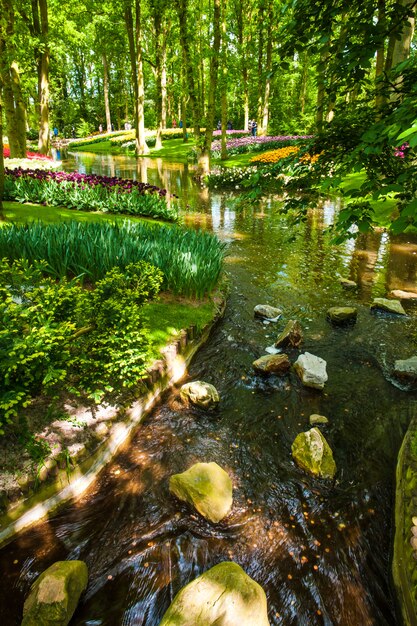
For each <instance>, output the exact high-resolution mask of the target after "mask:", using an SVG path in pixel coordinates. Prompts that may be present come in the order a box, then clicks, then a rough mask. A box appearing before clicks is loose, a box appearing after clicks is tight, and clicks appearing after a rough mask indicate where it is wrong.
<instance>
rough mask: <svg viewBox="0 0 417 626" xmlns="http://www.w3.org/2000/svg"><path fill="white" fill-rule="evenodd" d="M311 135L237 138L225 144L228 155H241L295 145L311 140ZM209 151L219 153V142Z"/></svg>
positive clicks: (214, 143) (212, 145)
mask: <svg viewBox="0 0 417 626" xmlns="http://www.w3.org/2000/svg"><path fill="white" fill-rule="evenodd" d="M311 138H312V135H277V136H275V137H271V136H266V137H252V136H250V137H238V138H236V139H231V140H229V141H228V142H227V143H226V148H227V151H228V153H229V155H233V154H243V153H245V152H260V151H262V150H264V149H265V146H267V147H269V148H281V147H283V146H289V145H295V144H297V143H300V141H303V140H306V139H311ZM211 151H212V152H214V153H220V152H221V141H219V140H216V141H213V143H212V144H211Z"/></svg>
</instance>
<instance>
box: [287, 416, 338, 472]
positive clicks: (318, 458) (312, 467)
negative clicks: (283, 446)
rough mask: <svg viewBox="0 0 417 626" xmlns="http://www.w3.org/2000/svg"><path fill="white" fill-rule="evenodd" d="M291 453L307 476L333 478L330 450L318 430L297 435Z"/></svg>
mask: <svg viewBox="0 0 417 626" xmlns="http://www.w3.org/2000/svg"><path fill="white" fill-rule="evenodd" d="M291 451H292V456H293V458H294V461H295V462H296V463H297V465H298V466H299V467H301V469H303V470H305V471H306V472H308V473H309V474H312V475H313V476H317V477H319V478H333V477H334V475H335V474H336V463H335V461H334V459H333V452H332V449H331V448H330V446H329V444H328V443H327V441H326V439H325V438H324V435H323V434H322V433H321V432H320V430H319V429H318V428H311V429H310V430H308V431H307V432H305V433H300V434H299V435H297V437H296V438H295V440H294V443H293V444H292V447H291Z"/></svg>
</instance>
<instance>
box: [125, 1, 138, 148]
mask: <svg viewBox="0 0 417 626" xmlns="http://www.w3.org/2000/svg"><path fill="white" fill-rule="evenodd" d="M124 20H125V24H126V32H127V40H128V43H129V59H130V69H131V72H132V88H133V106H134V115H135V134H136V139H137V137H139V116H138V73H137V68H136V51H135V36H134V32H133V15H132V7H131V5H130V2H128V3H127V4H126V5H125V11H124ZM125 118H126V119H128V109H127V99H126V111H125Z"/></svg>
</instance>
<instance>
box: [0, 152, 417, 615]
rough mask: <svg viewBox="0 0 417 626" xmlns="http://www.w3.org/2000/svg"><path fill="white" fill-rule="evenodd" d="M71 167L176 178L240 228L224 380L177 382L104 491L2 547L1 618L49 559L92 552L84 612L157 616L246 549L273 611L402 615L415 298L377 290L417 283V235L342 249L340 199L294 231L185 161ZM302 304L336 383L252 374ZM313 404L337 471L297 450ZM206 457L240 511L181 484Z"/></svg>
mask: <svg viewBox="0 0 417 626" xmlns="http://www.w3.org/2000/svg"><path fill="white" fill-rule="evenodd" d="M66 167H67V168H68V169H74V168H77V169H79V170H80V171H87V172H95V173H104V174H111V175H121V176H126V177H134V178H136V177H138V178H139V177H140V178H142V179H145V178H147V179H148V182H151V183H154V184H159V185H161V186H167V187H168V188H169V189H170V191H172V192H174V193H177V194H178V195H179V196H180V197H181V198H182V199H185V202H186V203H187V204H188V205H189V209H188V212H187V216H186V217H185V221H186V222H187V224H189V225H197V226H200V227H203V228H207V229H210V230H212V231H214V232H215V233H216V234H217V235H218V236H219V237H220V238H221V239H222V240H224V241H225V242H227V243H228V248H227V259H226V270H227V272H228V274H229V277H230V285H231V287H230V289H231V292H230V297H229V300H228V305H227V308H226V314H225V317H224V319H223V320H222V321H221V322H220V323H219V324H218V325H217V326H216V328H215V329H214V330H213V332H212V334H211V337H210V340H209V342H208V343H207V345H206V346H205V347H204V348H202V350H201V351H200V352H199V353H198V355H197V356H196V358H195V359H194V361H193V363H192V365H191V367H190V370H189V378H190V380H193V379H203V380H206V381H208V382H211V383H213V384H214V385H215V386H216V387H217V389H218V390H219V393H220V396H221V402H220V405H219V408H218V409H216V410H215V411H213V412H206V411H202V410H199V409H190V408H185V407H184V406H183V405H182V404H181V402H180V401H179V399H178V391H177V390H174V391H172V392H171V393H169V394H167V396H166V397H165V398H164V401H163V402H162V403H161V404H160V405H159V406H158V407H157V408H156V409H155V410H154V411H153V413H152V414H151V415H150V416H149V417H148V419H147V420H146V421H145V422H144V423H143V425H142V426H141V427H140V428H139V430H138V432H137V435H136V437H135V439H134V441H133V442H132V444H131V445H130V446H129V448H128V449H127V450H125V451H124V452H123V453H122V454H120V455H119V456H118V457H117V458H116V459H115V461H114V462H113V463H111V464H110V465H109V466H108V467H107V468H106V469H105V470H104V471H103V472H102V474H101V475H100V477H99V479H98V480H97V481H96V483H95V485H94V487H93V488H92V489H90V490H89V491H88V492H87V493H86V494H85V495H83V496H82V498H81V499H80V500H78V501H77V502H76V503H74V504H71V505H68V506H66V507H65V508H64V509H63V510H61V512H60V513H59V514H57V515H55V516H53V517H52V518H51V519H48V520H47V521H45V522H43V523H40V524H38V525H37V526H35V527H33V528H31V529H30V530H28V531H27V532H24V533H22V534H21V535H20V536H18V537H17V538H16V539H15V540H14V541H13V542H12V543H11V544H9V545H8V546H6V547H5V548H3V550H1V551H0V571H2V572H3V574H2V578H1V585H0V623H1V624H2V626H12V625H15V624H19V623H20V621H19V619H20V618H21V611H22V605H23V601H24V597H25V596H26V595H27V592H28V590H29V587H30V585H31V583H32V582H33V581H34V579H35V578H36V577H37V576H38V575H39V573H40V572H42V571H43V570H44V569H46V567H48V566H49V565H51V564H52V563H53V562H54V561H56V560H59V559H76V558H81V559H84V560H85V561H86V562H87V564H88V568H89V572H90V579H89V585H88V589H87V592H86V594H85V596H84V597H83V599H82V602H81V604H80V605H79V607H78V609H77V611H76V613H75V615H74V617H73V620H72V621H71V624H72V625H73V626H81V625H89V626H93V625H94V626H98V625H106V626H118V625H123V626H142V625H143V626H157V625H158V624H159V622H160V620H161V618H162V615H163V614H164V612H165V610H166V609H167V607H168V606H169V603H170V601H171V600H172V597H173V595H174V594H175V593H176V592H177V591H178V590H179V589H180V588H181V587H182V586H183V585H185V584H186V583H187V582H189V581H190V580H192V579H194V578H195V577H196V576H197V575H199V574H200V573H201V572H203V571H205V570H206V569H208V568H209V567H211V566H213V565H215V564H217V563H219V562H221V561H224V560H230V559H232V560H234V561H236V562H237V563H239V564H240V565H241V566H242V567H243V568H244V569H245V571H246V572H247V573H248V574H249V575H250V576H252V577H253V578H254V579H255V580H256V581H257V582H259V583H260V584H261V585H262V586H263V588H264V589H265V591H266V594H267V597H268V609H269V619H270V623H271V624H273V625H285V626H292V625H294V626H295V625H300V626H315V625H316V624H317V625H321V624H325V625H329V626H330V625H333V624H340V625H343V626H367V625H375V626H392V625H394V624H399V623H400V621H399V618H398V617H397V616H396V609H395V603H394V598H393V593H392V589H391V581H390V553H391V544H392V536H393V524H392V515H393V497H394V487H395V485H394V476H395V464H396V458H397V453H398V450H399V446H400V444H401V440H402V437H403V435H404V432H405V430H406V428H407V424H408V422H409V420H410V418H411V416H412V415H413V413H414V412H415V409H416V395H415V394H413V393H411V392H409V391H406V390H404V389H401V388H399V387H398V386H396V385H395V384H394V381H393V380H392V378H391V376H390V372H391V369H392V365H393V362H394V360H395V359H397V358H408V357H409V356H411V355H412V354H413V353H414V334H415V331H416V327H415V321H414V320H415V317H414V310H413V309H414V307H413V304H412V302H413V301H406V302H405V307H406V308H407V312H408V313H409V316H407V317H406V318H402V317H401V318H400V317H393V316H387V315H383V314H374V313H371V312H370V310H369V303H370V301H371V300H372V298H373V297H375V296H383V295H385V294H386V293H387V292H388V291H389V290H391V289H406V290H410V291H415V292H417V283H416V271H417V240H416V239H414V240H413V239H412V238H411V237H409V236H402V237H398V238H395V239H392V240H391V239H390V238H389V237H388V236H387V235H386V234H384V233H381V232H378V233H374V234H370V235H367V236H362V237H360V238H359V239H357V240H356V241H355V242H353V243H352V242H350V243H347V244H345V245H343V246H341V247H333V246H331V245H330V243H329V238H328V236H327V234H326V233H325V232H324V229H325V227H326V225H328V224H329V223H330V222H331V220H332V219H333V215H334V211H335V206H334V204H333V203H331V202H328V203H326V204H324V205H323V206H322V207H320V208H318V209H317V210H315V211H312V212H311V213H310V214H309V216H308V220H307V222H306V223H305V224H304V225H302V226H299V227H298V228H297V229H295V230H294V229H292V228H291V227H290V226H289V224H288V222H287V221H285V220H284V219H282V218H281V217H280V216H279V215H278V213H277V203H276V202H275V201H273V200H267V201H265V202H264V203H263V204H261V205H260V206H259V207H256V208H252V209H248V208H246V209H242V208H239V207H238V206H237V205H236V202H235V199H234V198H233V197H232V196H231V195H228V194H221V193H209V192H208V191H207V190H205V189H201V188H200V187H199V186H198V185H197V184H195V183H193V181H192V179H191V177H190V176H189V173H188V167H187V165H186V164H182V163H177V164H163V163H162V161H159V162H158V161H152V160H151V159H145V160H143V162H142V164H141V165H138V164H137V163H136V161H135V160H134V159H128V158H124V157H119V158H117V157H116V158H112V157H108V156H105V157H102V156H91V155H75V157H73V158H71V159H68V161H67V162H66ZM339 275H343V276H346V277H349V276H350V277H351V278H353V279H355V280H357V281H358V283H359V285H360V288H359V290H358V292H357V293H355V292H354V293H352V292H350V293H349V292H346V291H343V290H342V288H341V286H340V285H339V281H338V276H339ZM259 303H268V304H272V305H277V306H279V307H280V308H282V309H283V311H284V315H283V319H282V320H280V321H279V322H278V323H276V324H273V323H271V324H265V323H263V322H262V321H258V320H255V319H254V318H253V307H254V306H255V305H256V304H259ZM345 304H346V305H354V306H357V307H358V320H357V323H356V324H355V325H354V326H351V327H346V328H334V327H332V326H331V325H330V324H329V323H328V322H327V321H326V311H327V309H328V308H329V307H330V306H335V305H345ZM288 319H298V320H300V322H301V324H302V326H303V328H304V333H305V342H304V345H303V351H309V352H312V353H313V354H316V355H318V356H320V357H322V358H324V359H325V360H326V361H327V370H328V374H329V381H328V383H327V384H326V386H325V389H324V391H323V392H320V391H315V390H312V389H307V388H304V387H302V386H301V385H300V383H299V381H298V380H297V378H296V377H295V375H294V374H290V375H289V376H288V377H286V378H274V377H272V378H270V379H264V378H261V377H259V376H256V375H254V373H253V371H252V367H251V364H252V361H253V360H254V359H255V358H257V357H259V356H261V355H262V354H264V352H265V348H266V347H267V346H270V345H271V344H273V342H274V339H275V337H276V335H277V333H278V331H279V330H280V329H281V328H282V327H283V325H284V323H285V321H286V320H288ZM297 354H298V353H297V351H294V352H292V353H290V356H291V358H292V360H294V359H295V358H296V357H297ZM312 413H319V414H322V415H326V416H327V417H328V418H329V420H330V424H329V425H328V426H327V427H325V428H324V429H323V432H324V434H325V436H326V438H327V439H328V441H329V442H330V444H331V446H332V449H333V451H334V456H335V460H336V463H337V467H338V472H337V477H336V480H335V481H334V483H328V482H322V481H318V480H315V479H313V478H311V477H309V476H307V475H306V474H305V473H303V472H302V471H301V470H300V469H298V468H297V467H296V466H295V464H294V463H293V461H292V459H291V444H292V442H293V440H294V438H295V437H296V435H297V434H298V433H299V432H301V431H303V430H306V429H308V427H309V426H308V418H309V416H310V415H311V414H312ZM197 461H216V462H217V463H218V464H219V465H221V466H222V467H223V468H225V469H226V470H227V471H228V472H229V473H230V474H231V476H232V477H233V484H234V504H233V509H232V512H231V514H230V515H229V516H228V517H227V518H226V519H225V520H224V521H223V522H222V523H219V524H210V523H208V522H206V521H205V520H204V519H202V518H201V517H199V516H197V515H194V514H193V512H192V511H191V510H190V509H189V508H188V507H187V506H186V505H182V504H181V503H179V502H178V501H177V500H176V499H175V498H173V497H172V496H170V494H169V491H168V481H169V476H170V475H171V474H173V473H176V472H181V471H184V470H185V469H186V468H187V467H189V466H190V465H191V464H193V463H195V462H197ZM246 626H249V625H246Z"/></svg>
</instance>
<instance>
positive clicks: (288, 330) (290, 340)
mask: <svg viewBox="0 0 417 626" xmlns="http://www.w3.org/2000/svg"><path fill="white" fill-rule="evenodd" d="M302 342H303V331H302V329H301V325H300V322H298V321H297V320H289V322H288V323H287V325H286V326H285V328H284V330H283V331H282V333H281V334H280V335H278V337H277V340H276V342H275V347H276V348H284V347H287V346H288V347H292V348H298V347H299V346H300V345H301V344H302Z"/></svg>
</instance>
